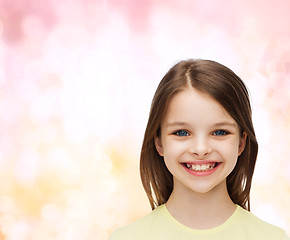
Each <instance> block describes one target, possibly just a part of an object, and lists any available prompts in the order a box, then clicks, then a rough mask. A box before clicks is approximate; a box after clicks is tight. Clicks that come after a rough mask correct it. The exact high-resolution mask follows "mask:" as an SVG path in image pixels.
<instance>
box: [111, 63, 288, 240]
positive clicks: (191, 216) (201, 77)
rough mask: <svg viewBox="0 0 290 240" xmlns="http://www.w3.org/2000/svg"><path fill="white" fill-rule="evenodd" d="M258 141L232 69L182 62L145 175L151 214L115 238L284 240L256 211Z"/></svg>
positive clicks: (149, 148)
mask: <svg viewBox="0 0 290 240" xmlns="http://www.w3.org/2000/svg"><path fill="white" fill-rule="evenodd" d="M257 152H258V144H257V140H256V137H255V132H254V128H253V124H252V119H251V106H250V102H249V96H248V91H247V89H246V87H245V85H244V83H243V82H242V80H241V79H240V78H239V77H238V76H237V75H236V74H235V73H234V72H232V71H231V70H230V69H228V68H227V67H225V66H223V65H221V64H219V63H217V62H214V61H209V60H187V61H181V62H179V63H178V64H176V65H175V66H174V67H172V68H171V69H170V70H169V72H168V73H167V74H166V75H165V76H164V77H163V79H162V81H161V82H160V84H159V86H158V88H157V91H156V93H155V96H154V98H153V102H152V106H151V111H150V115H149V120H148V124H147V128H146V131H145V136H144V141H143V146H142V151H141V158H140V173H141V179H142V183H143V186H144V189H145V191H146V193H147V196H148V198H149V202H150V204H151V207H152V210H153V211H152V212H151V213H150V214H148V215H147V216H145V217H143V218H141V219H140V220H138V221H137V222H135V223H133V224H131V225H128V226H126V227H123V228H121V229H119V230H117V231H115V232H114V233H113V235H112V236H111V240H131V239H132V240H133V239H134V240H137V239H138V240H143V239H144V240H145V239H146V240H147V239H148V240H149V239H150V240H155V239H156V240H157V239H158V240H160V239H166V240H171V239H172V240H173V239H174V240H176V239H182V240H187V239H203V240H209V239H223V240H227V239H229V240H230V239H231V240H232V239H235V240H239V239H243V240H245V239H251V240H260V239H261V240H262V239H263V240H268V239H269V240H270V239H271V240H274V239H275V240H286V239H288V238H287V235H286V233H285V232H284V231H283V230H282V229H280V228H278V227H275V226H273V225H270V224H268V223H265V222H263V221H262V220H260V219H258V218H257V217H255V216H254V215H253V214H252V213H250V189H251V181H252V176H253V172H254V168H255V163H256V157H257Z"/></svg>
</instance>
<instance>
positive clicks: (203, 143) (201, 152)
mask: <svg viewBox="0 0 290 240" xmlns="http://www.w3.org/2000/svg"><path fill="white" fill-rule="evenodd" d="M211 151H212V147H211V144H210V141H209V139H207V138H205V137H195V138H194V140H193V142H192V143H191V149H190V152H191V153H192V154H194V155H196V156H198V157H204V156H206V155H208V154H209V153H210V152H211Z"/></svg>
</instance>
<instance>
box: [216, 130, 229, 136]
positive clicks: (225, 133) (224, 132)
mask: <svg viewBox="0 0 290 240" xmlns="http://www.w3.org/2000/svg"><path fill="white" fill-rule="evenodd" d="M217 132H223V134H222V135H218V134H216V133H217ZM228 134H230V133H229V132H228V131H226V130H223V129H218V130H216V131H214V132H213V135H214V136H225V135H228Z"/></svg>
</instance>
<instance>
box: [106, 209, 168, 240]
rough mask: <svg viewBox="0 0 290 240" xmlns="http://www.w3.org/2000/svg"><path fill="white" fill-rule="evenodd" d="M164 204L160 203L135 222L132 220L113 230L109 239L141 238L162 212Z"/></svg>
mask: <svg viewBox="0 0 290 240" xmlns="http://www.w3.org/2000/svg"><path fill="white" fill-rule="evenodd" d="M164 207H165V206H164V205H161V206H159V207H157V208H156V209H154V210H153V211H152V212H150V213H149V214H148V215H146V216H144V217H142V218H140V219H139V220H137V221H136V222H133V223H131V224H129V225H126V226H124V227H121V228H118V229H117V230H115V231H114V232H113V234H112V236H111V238H110V240H123V239H126V240H129V239H139V240H141V239H142V237H143V236H146V235H148V234H146V233H149V231H150V230H151V229H152V226H153V225H154V223H155V222H156V221H158V219H160V218H161V217H162V215H163V214H164Z"/></svg>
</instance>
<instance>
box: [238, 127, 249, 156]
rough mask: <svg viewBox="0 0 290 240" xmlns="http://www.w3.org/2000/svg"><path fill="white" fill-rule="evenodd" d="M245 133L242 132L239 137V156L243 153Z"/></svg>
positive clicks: (245, 140)
mask: <svg viewBox="0 0 290 240" xmlns="http://www.w3.org/2000/svg"><path fill="white" fill-rule="evenodd" d="M247 137H248V135H247V133H245V132H243V136H242V137H241V139H240V144H239V156H240V155H241V154H242V153H243V151H244V149H245V147H246V143H247Z"/></svg>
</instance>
